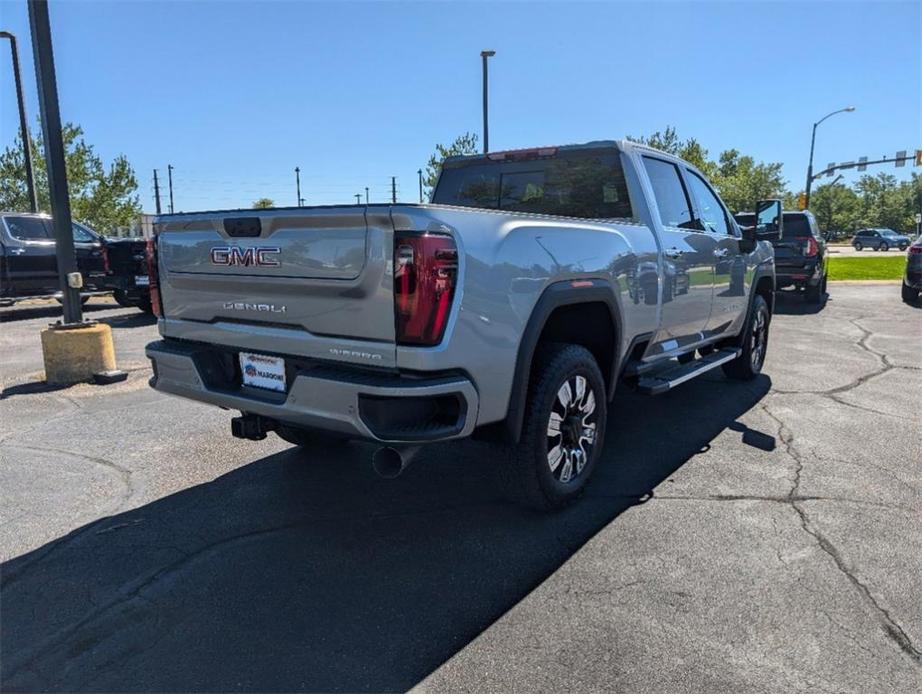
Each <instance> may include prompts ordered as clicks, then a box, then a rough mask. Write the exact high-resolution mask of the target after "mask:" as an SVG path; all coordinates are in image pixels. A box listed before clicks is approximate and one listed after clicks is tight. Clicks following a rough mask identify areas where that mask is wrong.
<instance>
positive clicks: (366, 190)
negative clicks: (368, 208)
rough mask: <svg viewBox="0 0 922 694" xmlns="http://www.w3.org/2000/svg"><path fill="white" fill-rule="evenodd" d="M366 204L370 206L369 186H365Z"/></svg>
mask: <svg viewBox="0 0 922 694" xmlns="http://www.w3.org/2000/svg"><path fill="white" fill-rule="evenodd" d="M365 204H366V205H367V204H368V186H365Z"/></svg>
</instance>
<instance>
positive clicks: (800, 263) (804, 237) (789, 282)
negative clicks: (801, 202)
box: [734, 210, 829, 304]
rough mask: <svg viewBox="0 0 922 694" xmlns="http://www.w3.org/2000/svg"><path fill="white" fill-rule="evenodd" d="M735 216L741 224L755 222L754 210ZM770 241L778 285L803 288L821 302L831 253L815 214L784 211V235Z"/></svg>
mask: <svg viewBox="0 0 922 694" xmlns="http://www.w3.org/2000/svg"><path fill="white" fill-rule="evenodd" d="M734 217H735V218H736V221H737V223H738V224H739V225H740V226H743V227H751V226H752V225H754V224H755V215H754V214H753V213H752V212H740V213H739V214H736V215H734ZM771 244H772V247H773V248H774V249H775V288H776V289H782V288H784V287H795V288H797V289H801V290H803V293H804V299H805V300H806V301H807V302H809V303H811V304H818V303H820V302H821V301H822V300H823V296H824V295H825V294H826V277H827V275H828V273H829V256H828V254H827V253H826V240H825V239H824V238H823V234H822V233H820V228H819V225H818V224H817V223H816V217H814V216H813V214H812V213H811V212H809V211H806V210H805V211H803V212H785V213H784V229H783V232H782V237H781V238H780V239H771Z"/></svg>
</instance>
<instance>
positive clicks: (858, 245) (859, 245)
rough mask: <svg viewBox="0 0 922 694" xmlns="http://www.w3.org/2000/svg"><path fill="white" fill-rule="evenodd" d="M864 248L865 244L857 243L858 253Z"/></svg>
mask: <svg viewBox="0 0 922 694" xmlns="http://www.w3.org/2000/svg"><path fill="white" fill-rule="evenodd" d="M862 248H864V244H862V243H861V241H856V242H855V250H856V251H858V252H859V253H860V252H861V249H862Z"/></svg>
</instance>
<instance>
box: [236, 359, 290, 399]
mask: <svg viewBox="0 0 922 694" xmlns="http://www.w3.org/2000/svg"><path fill="white" fill-rule="evenodd" d="M240 372H241V373H242V374H243V385H245V386H253V387H254V388H263V389H264V390H275V391H278V392H280V393H284V392H285V360H284V359H282V358H281V357H269V356H266V355H265V354H253V353H252V352H241V353H240Z"/></svg>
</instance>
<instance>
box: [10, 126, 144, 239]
mask: <svg viewBox="0 0 922 694" xmlns="http://www.w3.org/2000/svg"><path fill="white" fill-rule="evenodd" d="M62 135H63V139H64V161H65V167H66V170H67V186H68V189H69V191H70V206H71V214H72V215H73V217H74V219H77V220H80V221H82V222H85V223H86V224H88V225H89V226H91V227H92V228H94V229H96V230H97V231H99V232H101V233H107V232H111V231H113V230H114V229H115V228H117V227H127V226H130V225H131V224H132V223H133V222H134V221H135V220H136V218H137V216H138V215H139V214H140V213H141V202H140V199H139V198H138V195H137V190H138V180H137V178H136V177H135V173H134V169H132V168H131V164H129V163H128V159H127V158H126V157H125V155H123V154H120V155H118V156H117V157H116V158H115V159H114V160H112V162H111V163H110V164H109V165H108V166H106V165H105V164H104V162H103V161H102V158H100V157H99V156H98V155H97V154H96V153H95V152H94V151H93V147H92V146H91V145H89V144H87V143H86V140H84V138H83V129H82V128H81V127H80V126H79V125H74V124H73V123H66V124H65V125H64V127H63V128H62ZM31 142H32V165H33V169H34V171H35V189H36V194H37V197H38V208H39V211H42V212H50V211H51V203H50V201H49V195H48V172H47V169H46V167H45V147H44V142H43V141H42V139H41V137H38V138H31ZM0 209H3V210H12V211H17V212H18V211H23V212H24V211H27V210H28V209H29V196H28V192H27V188H26V168H25V162H24V159H23V154H22V139H21V137H17V138H16V141H15V142H14V143H13V146H11V147H7V148H6V149H5V150H4V151H3V154H0Z"/></svg>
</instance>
